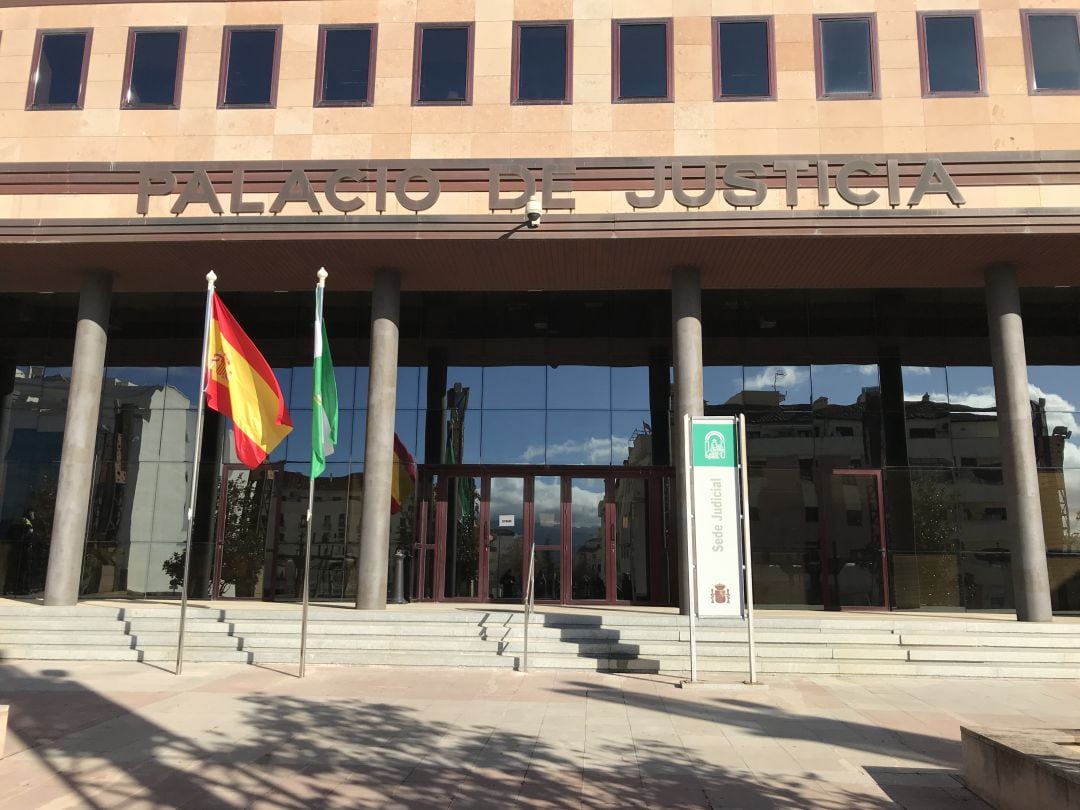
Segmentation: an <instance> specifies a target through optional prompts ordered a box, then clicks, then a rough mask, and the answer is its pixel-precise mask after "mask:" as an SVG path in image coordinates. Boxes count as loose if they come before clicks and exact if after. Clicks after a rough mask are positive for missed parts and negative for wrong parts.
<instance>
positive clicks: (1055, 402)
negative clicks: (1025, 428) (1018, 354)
mask: <svg viewBox="0 0 1080 810" xmlns="http://www.w3.org/2000/svg"><path fill="white" fill-rule="evenodd" d="M1078 371H1080V369H1077V367H1076V366H1028V383H1029V385H1030V387H1031V391H1032V394H1031V396H1032V399H1038V398H1039V397H1044V398H1045V399H1046V409H1047V410H1048V411H1068V412H1074V411H1076V409H1077V405H1080V374H1078V373H1077V372H1078Z"/></svg>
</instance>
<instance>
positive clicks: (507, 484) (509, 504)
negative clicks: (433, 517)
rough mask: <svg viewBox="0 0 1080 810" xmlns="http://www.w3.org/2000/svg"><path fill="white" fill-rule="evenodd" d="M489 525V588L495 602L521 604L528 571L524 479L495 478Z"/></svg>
mask: <svg viewBox="0 0 1080 810" xmlns="http://www.w3.org/2000/svg"><path fill="white" fill-rule="evenodd" d="M488 486H489V493H488V498H487V503H488V519H487V524H486V538H485V543H486V546H487V571H488V574H487V588H488V592H487V595H488V598H489V599H491V600H493V601H520V600H521V597H522V593H523V588H522V582H523V581H524V578H525V576H526V574H525V571H526V568H525V564H526V560H525V555H524V551H525V479H524V478H518V477H514V478H509V477H508V478H492V479H490V481H489V483H488Z"/></svg>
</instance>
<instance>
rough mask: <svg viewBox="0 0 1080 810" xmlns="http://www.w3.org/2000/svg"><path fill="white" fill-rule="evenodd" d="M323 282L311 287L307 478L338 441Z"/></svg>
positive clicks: (323, 464)
mask: <svg viewBox="0 0 1080 810" xmlns="http://www.w3.org/2000/svg"><path fill="white" fill-rule="evenodd" d="M324 290H325V287H324V286H323V282H322V281H320V282H319V286H317V287H316V288H315V369H314V373H313V374H312V375H311V377H312V379H311V477H312V478H317V477H319V476H320V475H322V471H323V470H325V469H326V457H327V456H328V455H330V454H331V453H333V452H334V445H336V444H337V439H338V432H337V429H338V402H337V380H336V379H334V361H333V360H332V359H331V357H330V343H329V342H328V341H327V339H326V321H324V320H323V292H324Z"/></svg>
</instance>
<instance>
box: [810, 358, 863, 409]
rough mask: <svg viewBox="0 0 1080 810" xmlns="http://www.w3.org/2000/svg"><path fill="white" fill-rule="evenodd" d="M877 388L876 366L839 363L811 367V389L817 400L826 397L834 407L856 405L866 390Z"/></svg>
mask: <svg viewBox="0 0 1080 810" xmlns="http://www.w3.org/2000/svg"><path fill="white" fill-rule="evenodd" d="M877 387H878V367H877V365H876V364H864V365H855V364H849V363H843V364H840V363H838V364H835V365H821V366H811V367H810V388H811V392H812V394H813V397H814V399H815V400H816V399H820V398H821V397H826V398H827V399H828V400H829V403H830V404H832V405H854V404H855V403H856V402H857V401H858V399H859V396H860V395H861V394H862V392H863V389H864V388H877Z"/></svg>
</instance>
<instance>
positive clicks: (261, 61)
mask: <svg viewBox="0 0 1080 810" xmlns="http://www.w3.org/2000/svg"><path fill="white" fill-rule="evenodd" d="M276 51H277V31H276V30H274V29H258V30H253V31H231V32H230V34H229V57H228V58H229V63H228V66H227V68H226V70H227V73H226V76H225V98H224V101H225V103H226V104H269V103H270V102H271V99H272V98H273V86H274V60H275V58H276Z"/></svg>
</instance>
